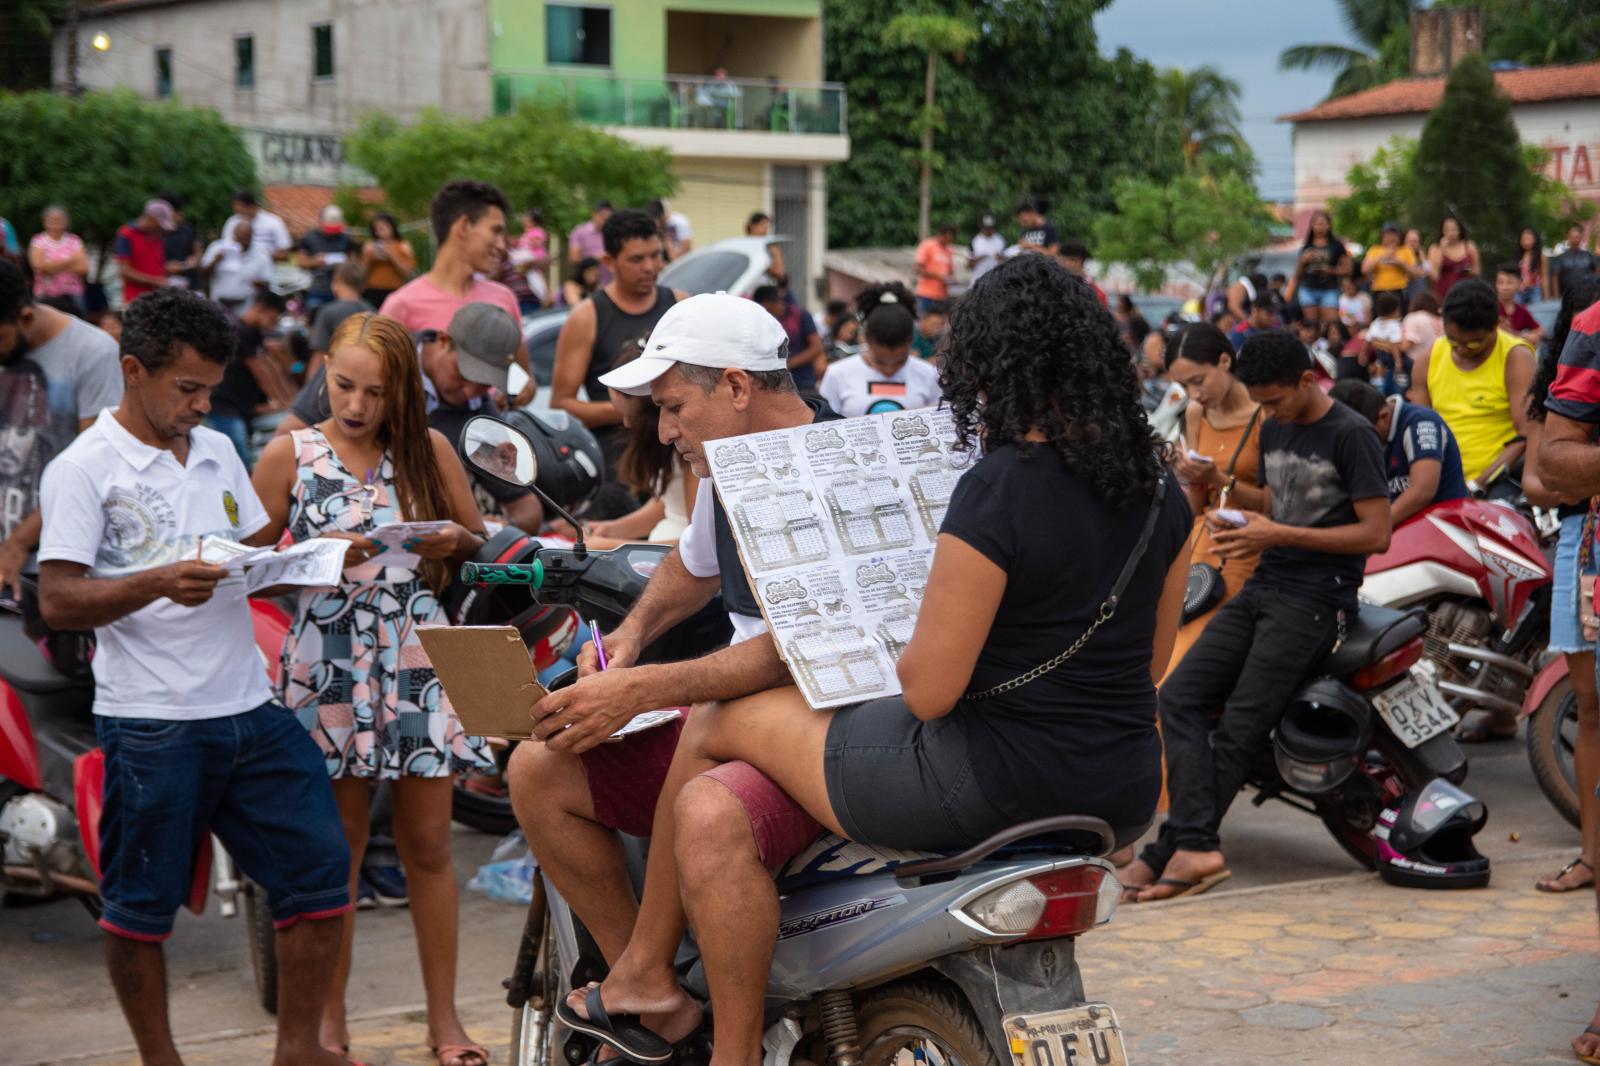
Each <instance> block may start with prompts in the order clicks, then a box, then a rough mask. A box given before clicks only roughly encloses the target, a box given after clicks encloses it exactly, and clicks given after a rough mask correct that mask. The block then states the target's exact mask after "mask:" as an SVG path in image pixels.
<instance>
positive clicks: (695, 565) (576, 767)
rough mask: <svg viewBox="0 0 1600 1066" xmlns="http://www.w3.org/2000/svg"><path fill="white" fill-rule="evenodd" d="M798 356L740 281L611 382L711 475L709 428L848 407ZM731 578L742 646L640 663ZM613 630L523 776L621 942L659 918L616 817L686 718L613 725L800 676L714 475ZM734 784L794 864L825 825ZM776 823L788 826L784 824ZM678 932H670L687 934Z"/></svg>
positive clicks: (538, 708)
mask: <svg viewBox="0 0 1600 1066" xmlns="http://www.w3.org/2000/svg"><path fill="white" fill-rule="evenodd" d="M608 230H609V227H608ZM607 236H608V237H609V232H608V234H607ZM788 355H789V339H788V336H787V334H785V332H784V330H783V327H782V326H780V325H779V324H778V322H777V320H776V319H774V318H773V317H772V316H771V315H769V314H768V313H767V312H766V311H765V310H764V309H763V308H762V307H761V306H760V305H759V304H757V303H755V302H754V301H751V300H745V299H741V298H739V297H737V296H730V295H728V294H726V293H717V294H702V295H699V296H694V297H690V298H688V299H685V300H682V301H679V302H677V303H675V304H673V305H672V306H671V307H670V308H669V309H668V310H667V312H666V313H665V314H664V315H663V316H662V318H661V321H660V323H659V324H658V325H657V326H656V328H655V330H654V331H652V333H651V335H650V338H649V342H648V344H647V345H646V347H645V350H644V352H643V353H642V354H640V355H639V356H638V357H637V358H635V359H634V360H632V361H631V362H629V363H627V364H625V365H622V366H619V367H617V368H616V369H615V370H613V371H611V372H610V373H609V374H606V375H605V376H604V378H603V379H602V380H601V381H600V384H601V385H602V386H606V387H609V388H613V389H616V390H618V391H621V392H627V393H630V394H632V395H640V396H644V395H648V396H649V397H650V398H651V399H653V400H654V402H655V403H656V405H657V406H658V407H659V408H660V414H661V439H662V440H663V441H666V442H668V443H670V444H672V446H673V447H674V448H675V449H676V450H677V452H678V454H679V456H680V457H682V459H683V462H684V463H685V464H686V465H687V466H688V467H689V468H690V469H691V470H692V471H693V472H694V473H695V474H696V475H697V476H699V477H701V478H708V477H709V476H710V473H711V471H710V469H709V466H708V465H707V461H706V451H707V448H708V442H713V441H721V440H723V439H724V438H727V437H735V436H741V435H743V434H747V433H758V432H764V431H768V430H778V429H789V428H793V427H796V426H803V425H806V424H808V423H811V422H814V421H820V420H823V419H827V418H836V417H838V416H837V415H835V414H833V412H832V411H831V410H829V409H828V408H827V406H826V405H824V404H822V403H821V402H820V401H815V402H808V401H806V400H804V399H802V398H801V397H800V395H799V393H798V392H797V391H796V389H795V385H794V379H793V377H792V376H791V375H790V373H789V370H788ZM574 380H575V379H574ZM558 388H559V386H558ZM719 593H720V594H721V595H722V598H723V606H724V607H725V608H726V609H727V611H728V616H729V620H730V622H732V624H733V630H734V637H733V643H732V644H731V645H730V646H728V647H725V648H721V649H719V650H717V651H714V652H711V653H710V654H709V655H704V656H701V657H700V658H698V659H691V660H688V661H685V662H674V663H655V664H650V665H645V666H636V665H635V664H636V663H638V661H639V655H640V651H641V649H642V648H643V647H644V646H645V645H647V644H649V643H650V642H651V641H652V640H653V639H655V638H656V637H658V636H659V635H660V634H661V633H664V632H666V631H667V630H668V629H669V628H670V627H671V626H673V625H674V624H676V623H678V622H680V621H681V620H683V619H685V618H688V617H690V616H691V615H693V614H694V613H695V612H696V611H699V610H700V609H702V608H703V607H705V606H706V605H707V604H708V603H710V602H711V600H712V598H713V597H714V596H716V595H718V594H719ZM602 640H603V643H604V646H605V651H606V656H607V660H608V661H607V668H606V669H605V670H604V671H600V670H599V669H598V662H597V660H596V659H595V657H594V655H593V649H592V648H591V649H589V650H586V651H585V653H584V654H585V657H584V658H582V659H580V660H579V670H580V673H581V674H582V675H583V676H582V677H580V679H579V680H578V681H577V683H576V684H574V685H572V686H570V687H568V688H564V689H558V690H557V691H555V692H553V693H551V694H550V695H549V696H548V697H546V698H545V699H543V700H541V701H540V702H539V703H538V704H536V705H535V706H534V708H533V717H534V726H533V733H534V737H535V738H536V739H537V740H542V741H545V743H542V744H541V743H526V744H523V745H521V746H519V747H518V748H517V751H516V753H515V755H514V756H513V758H512V761H511V767H510V782H511V792H512V798H513V801H514V804H515V806H516V809H517V811H518V818H519V820H520V821H521V822H522V826H523V830H524V832H525V833H526V834H527V837H528V841H529V843H530V844H531V845H532V847H533V851H534V854H535V856H537V858H538V861H539V864H540V868H541V869H542V870H544V871H545V872H546V874H547V875H548V876H550V877H552V878H553V879H554V882H555V883H556V884H557V885H563V884H565V885H569V886H571V885H581V886H582V891H578V892H571V893H568V894H567V898H568V899H569V900H570V901H571V903H572V906H573V909H574V910H575V911H576V912H577V913H578V916H579V917H580V918H582V919H583V922H584V924H585V925H586V926H587V927H588V928H589V930H590V931H591V932H592V933H594V935H595V937H596V939H597V941H598V942H600V943H602V944H609V945H616V944H620V943H623V942H625V941H627V940H628V938H629V937H630V936H632V935H635V934H637V933H640V932H641V930H643V929H645V928H646V927H649V928H651V929H654V928H655V926H653V925H651V924H650V923H648V922H646V921H644V919H643V916H642V914H640V917H639V921H638V922H636V921H635V915H636V914H639V912H638V911H637V910H636V908H635V906H634V904H633V899H634V897H633V895H632V887H631V884H630V882H629V880H628V871H627V865H626V862H625V861H624V859H623V852H622V848H621V845H620V842H618V841H617V839H616V838H615V835H614V833H613V832H609V831H620V832H630V833H648V832H650V827H651V823H652V819H653V818H654V814H655V806H656V802H657V800H658V798H660V796H661V791H662V787H663V785H664V784H665V783H666V772H667V767H668V764H669V763H670V760H671V756H672V753H673V751H674V749H675V748H676V745H677V730H678V729H681V728H682V726H681V725H680V724H673V725H668V726H661V727H658V728H656V729H651V730H648V731H645V732H641V733H636V734H633V735H630V736H628V737H626V738H625V739H623V740H622V741H620V742H617V743H605V741H606V738H607V737H609V736H610V735H611V734H612V733H613V732H615V731H616V730H617V729H618V728H620V727H621V726H623V725H624V724H626V723H627V722H630V721H632V720H633V719H634V718H635V717H636V716H638V715H639V714H641V713H643V712H646V711H650V710H654V709H656V708H659V707H673V706H689V705H692V704H697V703H708V702H712V701H718V700H732V699H737V698H738V697H741V696H747V695H752V694H754V693H757V692H762V691H765V690H767V689H769V688H772V687H775V686H779V685H787V684H791V683H792V679H791V677H790V674H789V669H788V667H787V666H786V665H785V664H784V662H783V660H782V659H781V658H780V657H779V654H778V648H777V645H776V643H775V642H774V641H773V639H772V638H771V636H770V635H769V634H768V633H767V631H766V623H765V621H764V620H763V618H762V616H761V612H760V608H759V606H758V605H757V603H756V600H755V597H754V596H753V595H752V594H751V591H750V580H749V578H748V577H747V576H746V574H745V571H744V567H743V565H742V564H741V562H740V560H739V555H738V550H737V548H736V546H735V545H734V543H733V538H732V535H731V532H730V531H729V529H728V525H727V519H726V517H725V516H723V514H722V509H721V507H720V506H719V505H718V502H717V499H716V493H715V492H714V491H713V489H712V487H711V486H710V485H702V487H701V489H700V492H699V494H698V495H697V496H696V499H695V511H694V516H693V518H692V519H691V520H690V523H689V527H688V528H687V529H685V530H684V532H683V536H682V537H681V538H680V539H679V541H678V546H677V547H676V548H675V549H674V550H673V551H672V552H671V553H670V554H669V555H667V556H666V557H665V558H664V559H663V560H662V561H661V564H660V566H659V567H657V569H656V571H655V574H654V576H653V577H651V579H650V584H649V585H648V587H647V588H646V589H645V592H644V594H643V595H642V596H641V597H640V599H639V602H638V603H637V604H636V605H635V606H634V608H633V610H632V612H631V613H630V614H629V615H628V617H627V618H626V619H624V620H623V622H622V624H621V625H619V626H618V627H617V628H616V630H614V631H613V632H610V633H605V634H603V636H602ZM696 713H699V712H696ZM719 780H720V779H719ZM723 783H724V784H726V786H727V787H728V789H729V791H730V792H731V793H732V794H733V795H734V796H735V797H737V798H738V799H739V801H740V802H741V803H742V804H744V805H745V809H746V810H760V811H762V814H763V830H762V832H761V833H759V834H758V837H757V839H758V841H759V840H762V839H765V840H767V841H768V842H769V844H770V847H769V848H768V850H767V851H763V854H762V858H763V861H765V862H767V863H768V864H769V865H774V866H776V865H778V864H781V863H782V862H784V861H785V860H786V859H788V858H789V857H791V856H792V854H793V853H794V851H797V850H798V849H799V848H800V847H804V846H805V844H806V843H809V841H810V839H811V837H812V836H814V835H815V831H816V827H815V823H814V822H811V821H810V817H809V815H807V814H806V813H805V811H804V809H803V808H801V807H800V806H799V805H798V804H796V803H795V802H794V801H793V800H792V799H790V798H789V797H787V796H785V795H784V794H783V793H782V792H781V791H780V790H779V789H778V788H777V786H776V785H775V784H774V783H773V782H772V781H771V780H770V779H768V778H766V777H764V776H763V775H759V774H755V773H754V772H753V771H752V772H750V773H748V774H746V775H743V776H741V777H740V778H738V779H736V780H730V781H726V782H723ZM775 825H782V826H784V827H785V828H784V829H783V831H781V832H779V831H773V827H774V826H775ZM785 848H790V849H792V850H787V851H786V850H785ZM668 850H670V849H668ZM768 851H770V852H771V853H768ZM779 852H782V853H781V854H779ZM652 891H656V890H655V889H652ZM666 891H668V892H670V891H672V889H671V888H670V887H668V888H667V889H666ZM678 935H679V934H678V933H677V932H673V933H672V934H671V939H672V940H673V942H674V944H675V943H676V941H677V938H678ZM574 998H576V999H577V1005H576V1006H574V1005H573V1004H572V1003H570V1002H565V1001H564V1002H563V1003H562V1005H561V1009H562V1010H563V1011H569V1010H570V1011H572V1012H573V1013H574V1014H576V1015H578V1016H579V1017H580V1018H585V1017H586V1016H585V1015H584V1014H582V1011H583V1009H584V1007H583V1000H582V998H581V997H574ZM605 1005H606V1006H607V1007H608V1008H614V1007H616V1006H617V1005H616V1004H614V1003H611V1004H605ZM699 1014H700V1010H699V1007H698V1005H696V1004H694V1003H692V1002H689V1001H684V1002H683V1003H682V1005H681V1009H677V1010H673V1011H670V1012H663V1013H662V1014H661V1015H659V1016H657V1018H653V1019H652V1022H653V1024H654V1025H658V1026H659V1027H660V1028H659V1030H657V1036H658V1038H660V1039H664V1040H666V1041H677V1040H681V1039H683V1038H684V1037H685V1036H687V1035H688V1033H689V1032H690V1031H691V1030H692V1029H693V1028H694V1027H695V1026H696V1025H697V1024H698V1022H699ZM661 1019H664V1020H661ZM569 1024H570V1023H569ZM584 1031H588V1030H587V1029H586V1030H584ZM635 1035H636V1036H637V1034H635ZM645 1043H650V1041H649V1040H648V1039H645V1040H643V1041H642V1042H636V1044H635V1045H634V1047H635V1050H642V1051H645V1052H647V1057H648V1055H651V1054H655V1053H656V1052H658V1051H659V1050H660V1048H657V1047H654V1046H652V1047H649V1048H645V1047H644V1046H643V1045H644V1044H645ZM667 1050H668V1051H670V1046H669V1047H668V1049H667Z"/></svg>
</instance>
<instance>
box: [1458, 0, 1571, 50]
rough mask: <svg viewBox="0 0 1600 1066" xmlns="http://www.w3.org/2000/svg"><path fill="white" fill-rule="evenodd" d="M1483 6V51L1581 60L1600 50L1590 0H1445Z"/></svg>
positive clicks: (1464, 4)
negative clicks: (1485, 0)
mask: <svg viewBox="0 0 1600 1066" xmlns="http://www.w3.org/2000/svg"><path fill="white" fill-rule="evenodd" d="M1441 6H1444V7H1477V8H1480V9H1481V10H1482V11H1483V40H1484V47H1483V51H1484V54H1485V55H1487V56H1488V57H1489V58H1490V59H1491V60H1505V61H1507V62H1511V63H1523V64H1526V65H1528V66H1546V65H1549V64H1552V63H1581V62H1585V61H1587V60H1591V59H1594V58H1595V57H1596V56H1597V55H1600V7H1596V6H1595V3H1594V0H1489V2H1487V3H1485V2H1483V0H1443V2H1442V5H1441Z"/></svg>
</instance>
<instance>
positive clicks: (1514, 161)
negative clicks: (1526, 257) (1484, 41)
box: [1407, 56, 1533, 264]
mask: <svg viewBox="0 0 1600 1066" xmlns="http://www.w3.org/2000/svg"><path fill="white" fill-rule="evenodd" d="M1413 174H1414V185H1413V188H1412V190H1411V193H1410V197H1409V201H1408V208H1409V210H1408V212H1407V213H1408V214H1409V216H1410V218H1411V219H1412V221H1413V223H1414V224H1415V225H1417V226H1419V227H1420V228H1421V229H1422V230H1423V232H1424V233H1431V232H1436V229H1435V227H1437V226H1438V225H1439V222H1440V220H1441V219H1443V218H1444V216H1445V215H1447V214H1454V215H1456V216H1457V217H1458V218H1460V219H1461V221H1462V223H1463V224H1464V225H1465V226H1466V227H1467V230H1468V232H1470V233H1471V234H1472V237H1473V239H1474V240H1475V241H1477V242H1478V247H1479V248H1481V249H1482V251H1483V261H1484V263H1485V264H1494V263H1498V262H1500V261H1502V260H1505V259H1510V258H1514V257H1515V250H1516V247H1517V233H1518V231H1519V230H1520V229H1521V228H1522V227H1523V226H1525V225H1529V224H1530V223H1531V222H1532V221H1533V206H1532V199H1533V173H1532V171H1531V170H1530V169H1529V168H1528V162H1527V159H1526V158H1525V157H1524V155H1523V151H1522V142H1521V140H1520V139H1519V138H1518V136H1517V126H1516V123H1515V122H1514V121H1512V118H1511V100H1510V99H1509V98H1508V97H1507V96H1506V95H1505V93H1503V92H1501V91H1500V89H1499V87H1498V86H1496V85H1495V83H1494V74H1493V72H1492V71H1490V69H1489V64H1488V62H1487V61H1486V60H1485V59H1484V58H1483V57H1482V56H1468V57H1467V58H1466V59H1464V60H1462V61H1461V62H1460V63H1458V64H1457V65H1456V68H1455V70H1453V71H1452V72H1451V73H1450V80H1449V81H1447V82H1446V83H1445V90H1444V99H1443V100H1442V101H1440V103H1439V106H1438V107H1437V108H1435V109H1434V110H1433V113H1432V114H1430V115H1429V116H1428V121H1427V123H1426V124H1424V125H1423V127H1422V138H1421V140H1420V141H1419V142H1418V144H1417V159H1416V165H1415V167H1414V169H1413Z"/></svg>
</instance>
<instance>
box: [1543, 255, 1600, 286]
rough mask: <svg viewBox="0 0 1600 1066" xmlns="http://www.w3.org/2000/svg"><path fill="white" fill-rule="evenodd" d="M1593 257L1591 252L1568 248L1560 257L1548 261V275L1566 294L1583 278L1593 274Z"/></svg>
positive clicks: (1553, 257)
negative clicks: (1553, 277)
mask: <svg viewBox="0 0 1600 1066" xmlns="http://www.w3.org/2000/svg"><path fill="white" fill-rule="evenodd" d="M1594 264H1595V257H1594V253H1593V252H1586V251H1584V250H1583V249H1582V248H1568V249H1567V250H1566V251H1564V252H1562V253H1561V254H1560V255H1557V256H1552V257H1551V259H1550V273H1551V274H1552V275H1554V276H1555V278H1556V280H1557V281H1558V282H1560V284H1561V291H1562V292H1566V291H1567V290H1568V289H1570V288H1572V287H1573V286H1574V285H1576V284H1577V283H1578V282H1580V281H1582V280H1583V279H1584V278H1586V277H1589V276H1591V275H1592V274H1593V273H1594Z"/></svg>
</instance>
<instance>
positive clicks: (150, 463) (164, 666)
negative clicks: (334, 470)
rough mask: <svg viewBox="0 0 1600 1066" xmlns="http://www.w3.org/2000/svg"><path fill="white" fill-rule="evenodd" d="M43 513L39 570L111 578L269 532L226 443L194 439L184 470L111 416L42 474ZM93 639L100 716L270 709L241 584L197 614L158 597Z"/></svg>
mask: <svg viewBox="0 0 1600 1066" xmlns="http://www.w3.org/2000/svg"><path fill="white" fill-rule="evenodd" d="M40 510H41V511H42V512H43V517H44V532H43V537H42V539H41V541H40V544H39V561H40V562H49V561H52V560H64V561H66V562H72V563H82V564H83V565H85V566H87V567H89V573H90V575H91V576H93V577H108V578H109V577H122V576H125V575H127V574H132V573H136V572H138V571H141V570H149V569H151V568H153V567H158V566H165V565H167V564H168V563H174V562H177V561H179V560H181V559H193V558H195V555H196V552H197V550H198V547H199V543H200V540H201V538H203V537H205V536H207V535H213V536H219V537H226V538H230V539H234V540H242V539H244V538H245V537H248V536H250V535H252V534H254V533H256V532H258V531H260V530H261V529H262V528H263V527H265V526H266V525H267V522H268V521H269V519H268V517H267V512H266V510H265V509H264V508H263V507H262V506H261V501H260V500H259V499H258V498H257V497H256V494H255V490H254V489H253V488H251V486H250V477H249V475H248V474H247V473H246V472H245V468H244V464H243V463H241V462H240V461H239V455H238V453H237V452H235V451H234V449H233V444H232V443H231V442H230V441H229V440H228V438H226V437H224V436H223V435H222V434H220V433H217V432H215V431H214V430H210V429H205V428H204V427H200V428H196V429H194V430H192V431H190V434H189V462H188V465H187V466H185V465H183V464H181V463H179V462H178V459H177V456H175V455H173V454H172V452H170V451H167V450H165V449H163V448H155V447H151V446H150V445H148V444H145V443H144V442H143V441H141V440H139V439H138V438H136V437H135V436H134V435H133V434H131V433H129V432H128V431H127V430H126V429H125V428H123V426H122V424H121V423H120V422H118V421H117V419H116V413H115V412H114V411H112V410H105V411H102V412H100V417H99V418H98V419H97V420H96V421H95V423H94V425H92V426H90V427H89V428H88V429H87V430H85V431H84V432H83V433H80V434H79V435H78V437H77V439H76V440H74V441H73V442H72V444H71V445H70V446H68V448H67V449H66V450H65V451H63V452H62V453H61V454H60V455H58V456H57V457H56V459H55V461H54V462H52V463H51V464H50V466H49V468H48V469H46V470H45V474H44V480H43V483H42V484H41V485H40ZM95 637H96V639H97V642H98V646H97V648H96V650H95V656H94V681H95V698H94V712H95V713H96V714H101V715H106V716H108V717H116V718H160V719H167V720H197V719H202V718H222V717H225V716H227V715H232V714H241V713H243V712H245V711H249V710H253V709H254V708H256V707H259V706H260V705H261V704H263V703H266V702H267V701H268V700H270V699H272V688H271V686H270V685H269V684H268V682H267V674H266V670H265V668H264V667H263V665H262V662H261V656H260V655H259V654H258V653H257V651H256V645H255V636H254V630H253V628H252V626H251V622H250V607H249V602H248V600H247V597H246V596H245V591H244V580H243V579H242V578H240V577H229V578H227V579H224V580H223V581H220V582H218V584H217V588H216V592H215V593H214V594H213V595H212V597H211V599H209V600H207V601H206V602H205V603H203V604H201V605H200V606H198V607H183V606H180V605H178V604H176V603H174V602H172V601H171V600H169V599H166V598H165V597H163V598H161V599H158V600H155V601H154V602H152V603H150V604H148V605H146V606H145V607H143V608H141V609H140V610H137V611H135V612H133V613H132V614H130V615H125V616H124V617H122V618H119V619H117V620H116V621H115V622H112V623H111V624H110V625H107V626H101V627H99V628H97V629H96V630H95Z"/></svg>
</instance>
